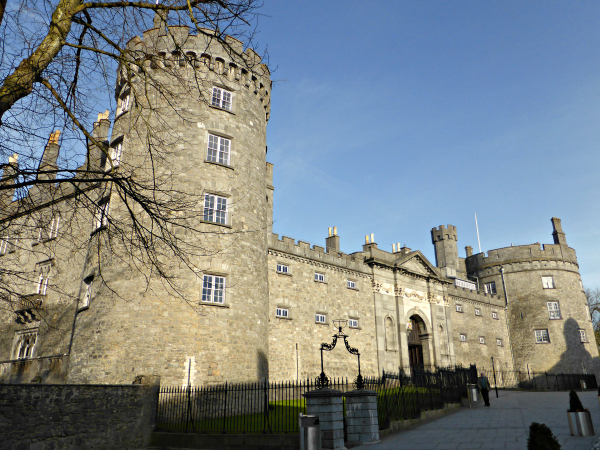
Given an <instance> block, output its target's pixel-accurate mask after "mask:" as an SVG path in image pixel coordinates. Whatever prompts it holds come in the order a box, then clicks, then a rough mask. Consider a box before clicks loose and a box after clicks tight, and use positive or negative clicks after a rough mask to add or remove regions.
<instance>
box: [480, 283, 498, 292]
mask: <svg viewBox="0 0 600 450" xmlns="http://www.w3.org/2000/svg"><path fill="white" fill-rule="evenodd" d="M483 289H484V292H485V293H486V294H496V282H495V281H492V282H491V283H485V284H484V285H483Z"/></svg>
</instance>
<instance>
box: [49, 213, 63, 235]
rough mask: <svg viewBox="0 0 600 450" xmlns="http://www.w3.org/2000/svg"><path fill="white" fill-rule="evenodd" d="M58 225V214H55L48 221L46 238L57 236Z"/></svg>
mask: <svg viewBox="0 0 600 450" xmlns="http://www.w3.org/2000/svg"><path fill="white" fill-rule="evenodd" d="M59 225H60V216H59V215H56V216H54V217H53V218H52V221H51V222H50V229H49V230H48V239H54V238H56V236H58V227H59Z"/></svg>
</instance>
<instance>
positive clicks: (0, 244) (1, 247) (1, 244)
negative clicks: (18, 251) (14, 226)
mask: <svg viewBox="0 0 600 450" xmlns="http://www.w3.org/2000/svg"><path fill="white" fill-rule="evenodd" d="M8 243H9V237H8V236H4V237H3V238H2V240H0V255H4V254H5V253H7V252H8Z"/></svg>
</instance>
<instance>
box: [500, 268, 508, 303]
mask: <svg viewBox="0 0 600 450" xmlns="http://www.w3.org/2000/svg"><path fill="white" fill-rule="evenodd" d="M500 276H501V277H502V290H503V291H504V309H506V308H508V294H507V293H506V283H505V282H504V267H502V266H500Z"/></svg>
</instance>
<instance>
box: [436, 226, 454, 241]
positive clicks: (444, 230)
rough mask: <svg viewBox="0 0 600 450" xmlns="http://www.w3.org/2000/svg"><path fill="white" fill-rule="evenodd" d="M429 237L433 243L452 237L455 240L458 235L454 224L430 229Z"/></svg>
mask: <svg viewBox="0 0 600 450" xmlns="http://www.w3.org/2000/svg"><path fill="white" fill-rule="evenodd" d="M431 239H432V241H433V243H434V244H435V243H436V242H440V241H443V240H446V239H452V240H455V241H457V240H458V235H457V233H456V227H455V226H454V225H448V226H447V227H446V226H445V225H440V226H439V227H437V228H432V229H431Z"/></svg>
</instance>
